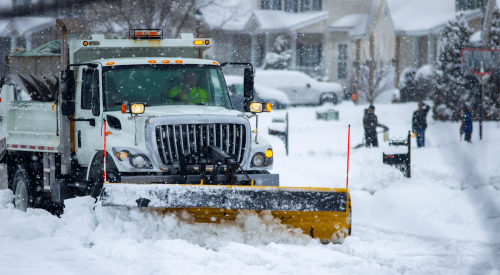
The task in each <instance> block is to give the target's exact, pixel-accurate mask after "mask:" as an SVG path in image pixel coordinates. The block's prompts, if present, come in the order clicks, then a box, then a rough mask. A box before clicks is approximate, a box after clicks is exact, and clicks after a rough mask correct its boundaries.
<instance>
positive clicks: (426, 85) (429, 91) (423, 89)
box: [413, 65, 437, 101]
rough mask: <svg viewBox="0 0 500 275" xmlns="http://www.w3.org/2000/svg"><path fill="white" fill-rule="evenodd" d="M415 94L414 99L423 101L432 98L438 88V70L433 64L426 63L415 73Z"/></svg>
mask: <svg viewBox="0 0 500 275" xmlns="http://www.w3.org/2000/svg"><path fill="white" fill-rule="evenodd" d="M415 83H416V87H415V96H414V98H413V100H415V101H422V100H425V99H429V98H431V97H432V96H433V95H434V93H435V90H436V84H437V83H436V71H435V70H434V67H433V66H432V65H424V66H422V67H420V69H418V70H417V72H416V74H415Z"/></svg>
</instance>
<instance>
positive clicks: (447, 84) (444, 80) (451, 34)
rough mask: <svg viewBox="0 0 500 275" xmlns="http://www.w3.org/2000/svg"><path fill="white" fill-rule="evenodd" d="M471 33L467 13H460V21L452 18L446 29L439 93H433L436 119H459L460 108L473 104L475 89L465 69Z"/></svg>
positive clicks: (443, 33) (441, 58) (437, 90)
mask: <svg viewBox="0 0 500 275" xmlns="http://www.w3.org/2000/svg"><path fill="white" fill-rule="evenodd" d="M471 34H472V31H471V30H470V29H469V26H468V24H467V21H466V20H465V15H463V14H461V15H458V16H457V17H456V20H453V21H448V23H447V24H446V26H445V27H444V30H443V31H442V37H443V38H442V41H441V47H442V48H441V51H440V52H441V54H440V56H439V60H438V68H437V70H436V82H437V85H436V93H435V94H434V96H433V100H434V108H433V113H434V119H437V120H454V121H457V120H459V119H460V117H461V116H460V109H461V108H462V107H463V106H467V107H469V108H470V107H471V106H470V105H471V101H472V95H473V92H472V89H471V85H470V84H471V83H470V79H468V78H466V77H465V76H464V75H463V74H462V71H461V50H463V49H467V48H470V47H471V45H470V42H469V41H470V36H471Z"/></svg>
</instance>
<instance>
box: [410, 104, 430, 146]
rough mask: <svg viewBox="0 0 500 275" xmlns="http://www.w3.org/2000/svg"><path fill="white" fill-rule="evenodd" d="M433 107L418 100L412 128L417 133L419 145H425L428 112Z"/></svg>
mask: <svg viewBox="0 0 500 275" xmlns="http://www.w3.org/2000/svg"><path fill="white" fill-rule="evenodd" d="M430 109H431V107H429V105H426V104H425V103H423V102H422V101H420V102H418V110H416V111H415V112H414V113H413V120H412V130H413V132H415V133H416V134H417V147H418V148H420V147H425V129H427V114H428V113H429V110H430Z"/></svg>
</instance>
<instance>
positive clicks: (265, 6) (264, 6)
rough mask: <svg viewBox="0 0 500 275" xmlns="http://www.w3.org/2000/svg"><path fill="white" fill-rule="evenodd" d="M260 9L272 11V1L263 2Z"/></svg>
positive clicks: (264, 0) (262, 0)
mask: <svg viewBox="0 0 500 275" xmlns="http://www.w3.org/2000/svg"><path fill="white" fill-rule="evenodd" d="M260 8H261V9H263V10H270V9H271V0H261V2H260Z"/></svg>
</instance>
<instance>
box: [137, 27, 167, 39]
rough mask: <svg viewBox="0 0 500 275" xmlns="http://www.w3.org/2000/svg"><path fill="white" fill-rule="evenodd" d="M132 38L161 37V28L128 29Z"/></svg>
mask: <svg viewBox="0 0 500 275" xmlns="http://www.w3.org/2000/svg"><path fill="white" fill-rule="evenodd" d="M129 36H130V38H132V39H163V30H160V29H137V30H129Z"/></svg>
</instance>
